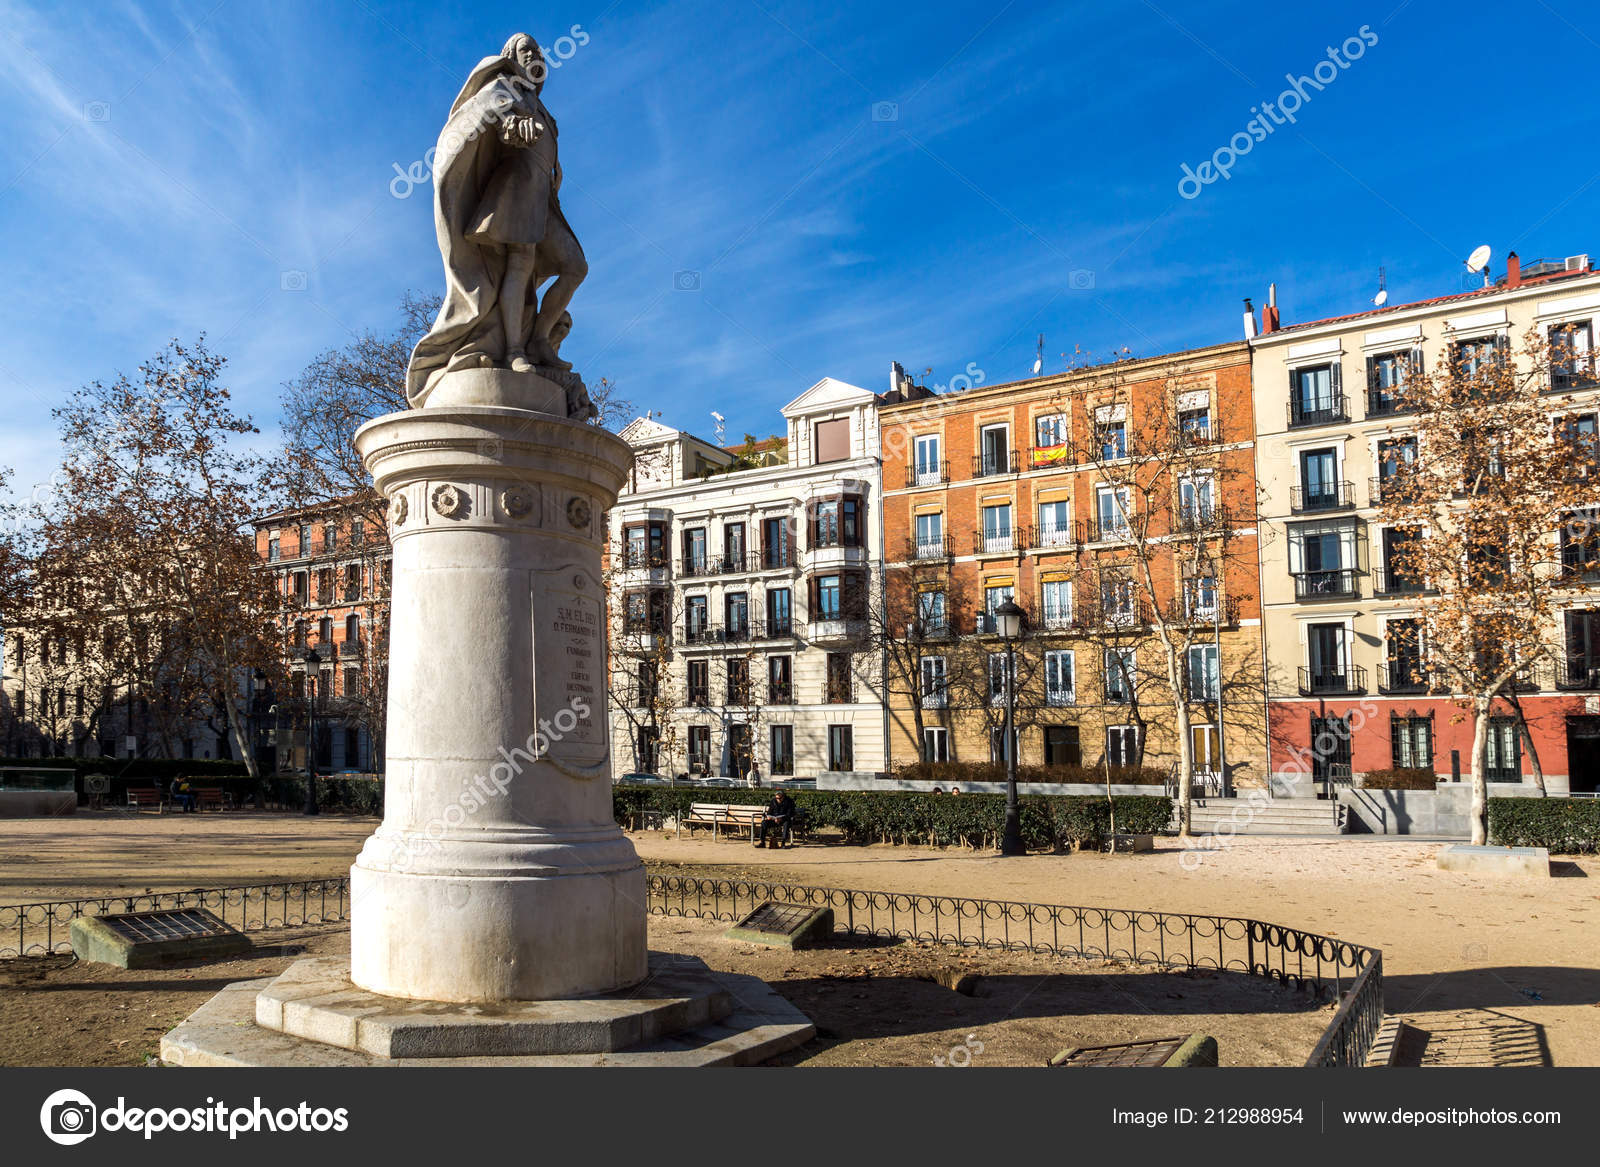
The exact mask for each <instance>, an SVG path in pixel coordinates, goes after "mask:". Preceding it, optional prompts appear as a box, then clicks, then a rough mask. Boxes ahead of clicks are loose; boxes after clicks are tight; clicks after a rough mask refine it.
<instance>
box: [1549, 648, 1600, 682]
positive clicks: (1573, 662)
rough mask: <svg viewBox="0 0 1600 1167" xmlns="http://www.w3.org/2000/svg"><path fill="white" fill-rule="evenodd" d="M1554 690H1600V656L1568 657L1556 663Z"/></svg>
mask: <svg viewBox="0 0 1600 1167" xmlns="http://www.w3.org/2000/svg"><path fill="white" fill-rule="evenodd" d="M1556 688H1558V689H1600V656H1569V657H1567V658H1566V659H1565V660H1562V661H1558V662H1557V664H1556Z"/></svg>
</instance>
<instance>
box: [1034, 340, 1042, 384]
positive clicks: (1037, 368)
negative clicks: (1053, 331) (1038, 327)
mask: <svg viewBox="0 0 1600 1167" xmlns="http://www.w3.org/2000/svg"><path fill="white" fill-rule="evenodd" d="M1043 371H1044V333H1042V332H1041V333H1040V334H1039V351H1038V354H1037V355H1036V356H1035V357H1034V358H1033V375H1034V376H1035V377H1037V376H1038V375H1039V374H1040V373H1041V372H1043Z"/></svg>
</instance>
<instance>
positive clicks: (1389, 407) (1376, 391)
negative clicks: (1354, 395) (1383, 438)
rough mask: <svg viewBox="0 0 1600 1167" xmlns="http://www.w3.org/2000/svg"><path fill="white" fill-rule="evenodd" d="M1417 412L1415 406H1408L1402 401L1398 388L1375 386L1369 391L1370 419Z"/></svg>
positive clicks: (1368, 412) (1368, 406)
mask: <svg viewBox="0 0 1600 1167" xmlns="http://www.w3.org/2000/svg"><path fill="white" fill-rule="evenodd" d="M1415 412H1417V410H1416V407H1415V406H1414V405H1407V404H1406V403H1405V402H1404V401H1402V400H1401V396H1400V390H1399V389H1398V388H1395V387H1384V388H1380V387H1378V386H1373V387H1371V388H1369V389H1368V390H1367V416H1368V417H1392V416H1394V415H1395V414H1397V413H1415Z"/></svg>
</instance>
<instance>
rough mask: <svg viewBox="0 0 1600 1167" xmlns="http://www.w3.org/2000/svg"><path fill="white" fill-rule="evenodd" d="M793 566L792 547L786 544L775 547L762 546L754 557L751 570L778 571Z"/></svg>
mask: <svg viewBox="0 0 1600 1167" xmlns="http://www.w3.org/2000/svg"><path fill="white" fill-rule="evenodd" d="M793 566H794V548H793V547H791V546H789V545H788V544H786V543H785V544H780V545H779V546H777V547H771V546H764V547H762V548H761V554H760V555H759V556H758V557H756V562H755V564H754V565H753V566H752V568H751V570H753V571H778V570H780V569H782V568H786V567H793Z"/></svg>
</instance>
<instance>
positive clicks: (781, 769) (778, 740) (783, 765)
mask: <svg viewBox="0 0 1600 1167" xmlns="http://www.w3.org/2000/svg"><path fill="white" fill-rule="evenodd" d="M769 740H770V742H771V747H772V748H771V757H772V772H773V773H774V774H793V773H794V726H792V725H774V726H772V732H771V734H770V737H769Z"/></svg>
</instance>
